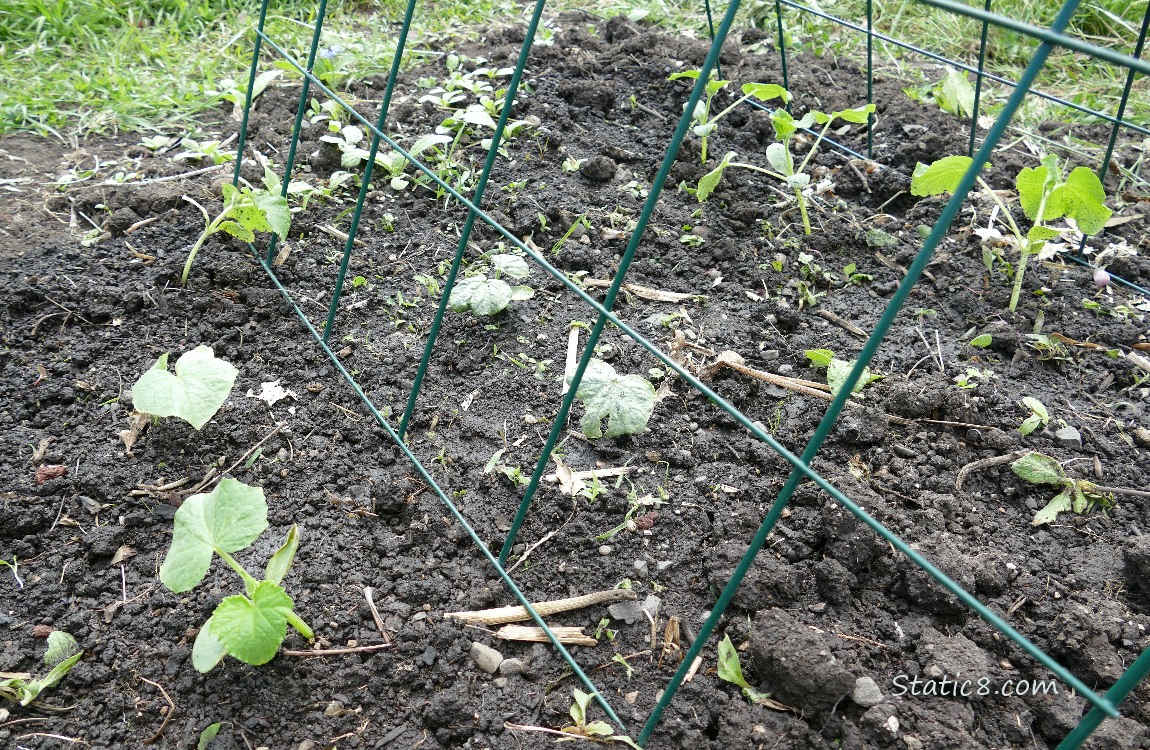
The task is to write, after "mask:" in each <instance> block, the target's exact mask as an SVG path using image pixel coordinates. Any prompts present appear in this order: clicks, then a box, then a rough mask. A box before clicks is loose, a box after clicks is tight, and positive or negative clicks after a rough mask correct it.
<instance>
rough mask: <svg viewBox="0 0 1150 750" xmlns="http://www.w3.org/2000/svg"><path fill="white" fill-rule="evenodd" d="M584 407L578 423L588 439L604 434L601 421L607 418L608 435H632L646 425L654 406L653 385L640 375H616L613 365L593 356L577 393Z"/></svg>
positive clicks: (643, 428)
mask: <svg viewBox="0 0 1150 750" xmlns="http://www.w3.org/2000/svg"><path fill="white" fill-rule="evenodd" d="M575 395H577V396H578V397H579V398H580V399H581V400H582V401H583V406H584V408H585V409H586V413H585V414H584V416H583V420H582V421H581V422H580V423H579V427H580V429H582V430H583V434H584V435H586V436H587V437H589V438H599V437H603V436H604V433H603V431H602V429H601V427H600V423H601V422H602V420H603V419H604V418H606V419H607V432H606V436H607V437H616V436H618V435H634V434H637V433H640V432H642V431H643V430H645V429H646V428H647V421H648V420H649V419H650V418H651V412H652V411H654V409H655V388H654V386H652V385H651V383H650V382H648V381H647V379H646V378H644V377H642V376H641V375H619V374H617V373H616V372H615V368H614V367H612V366H611V365H609V364H607V363H606V362H604V361H602V360H599V359H592V360H591V361H590V362H589V363H588V365H587V371H586V372H585V373H584V375H583V380H582V382H580V383H579V390H578V391H577V392H576V394H575Z"/></svg>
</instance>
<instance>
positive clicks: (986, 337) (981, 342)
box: [970, 333, 994, 349]
mask: <svg viewBox="0 0 1150 750" xmlns="http://www.w3.org/2000/svg"><path fill="white" fill-rule="evenodd" d="M993 342H994V337H993V336H991V335H990V334H989V333H984V334H982V335H980V336H975V337H974V338H972V339H971V340H970V345H971V346H977V347H979V348H981V349H985V348H986V347H988V346H990V345H991V344H992V343H993Z"/></svg>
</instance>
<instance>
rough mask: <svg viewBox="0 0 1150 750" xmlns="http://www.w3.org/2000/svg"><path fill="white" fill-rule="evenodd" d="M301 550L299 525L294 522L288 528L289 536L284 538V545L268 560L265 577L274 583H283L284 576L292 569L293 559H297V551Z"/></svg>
mask: <svg viewBox="0 0 1150 750" xmlns="http://www.w3.org/2000/svg"><path fill="white" fill-rule="evenodd" d="M298 551H299V526H297V525H296V524H294V523H293V524H292V525H291V528H290V529H288V534H287V538H286V539H284V543H283V546H281V547H280V548H279V549H277V550H276V551H275V554H274V555H272V556H271V559H270V560H268V566H267V572H265V573H264V578H266V579H267V580H269V581H271V582H272V583H283V579H284V576H286V575H287V572H288V570H290V569H291V564H292V561H293V560H295V556H296V552H298Z"/></svg>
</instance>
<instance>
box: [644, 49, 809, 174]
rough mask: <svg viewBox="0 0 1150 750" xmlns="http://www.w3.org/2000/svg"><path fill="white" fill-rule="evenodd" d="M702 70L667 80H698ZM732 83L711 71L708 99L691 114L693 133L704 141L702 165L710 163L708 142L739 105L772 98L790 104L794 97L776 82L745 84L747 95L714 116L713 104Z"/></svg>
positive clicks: (744, 90) (705, 92) (677, 75)
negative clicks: (708, 161)
mask: <svg viewBox="0 0 1150 750" xmlns="http://www.w3.org/2000/svg"><path fill="white" fill-rule="evenodd" d="M700 72H701V71H699V70H682V71H679V72H678V73H672V74H671V75H670V76H668V77H667V80H668V81H677V80H679V79H680V78H689V79H691V80H698V78H699V73H700ZM730 83H731V82H730V81H723V80H720V79H718V78H715V72H714V71H711V78H710V80H708V81H707V87H706V89H705V91H704V96H703V98H702V99H701V100H699V102H698V103H697V104H696V105H695V111H694V112H692V113H691V119H693V120H694V121H695V126H694V127H693V128H692V132H694V134H695V135H697V136H699V138H700V139H701V141H702V150H701V151H700V153H699V163H700V164H706V163H707V139H708V138H709V137H710V135H711V134H712V133H714V132H715V128H717V127H718V126H719V120H721V119H723V118H724V117H726V116H727V115H729V114H730V113H731V112H732V111H734V109H735V107H737V106H739V105H740V104H742V103H743V102H745V101H747V100H748V99H758V100H759V101H760V102H769V101H771V100H772V99H782V100H783V102H784V103H785V102H787V101H790V94H789V93H787V90H786V89H785V88H783V87H782V86H779V85H778V84H775V83H744V84H743V86H742V89H741V90H742V92H743V95H742V97H740V98H739V99H736V100H735V102H734V103H733V104H731V106H729V107H727V108H726V109H724V110H723V111H721V112H719V113H718V114H717V115H714V116H712V115H711V102H712V101H713V100H714V98H715V95H716V94H718V93H719V92H720V91H722V90H723V89H725V88H726V87H727V86H729V85H730Z"/></svg>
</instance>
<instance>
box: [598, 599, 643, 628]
mask: <svg viewBox="0 0 1150 750" xmlns="http://www.w3.org/2000/svg"><path fill="white" fill-rule="evenodd" d="M607 614H609V615H611V619H612V620H618V621H619V622H625V623H627V624H628V625H634V624H635V623H637V622H639V621H640V620H646V619H647V618H646V617H644V616H643V605H642V604H640V603H639V602H619V603H618V604H612V605H611V606H610V607H608V608H607Z"/></svg>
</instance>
